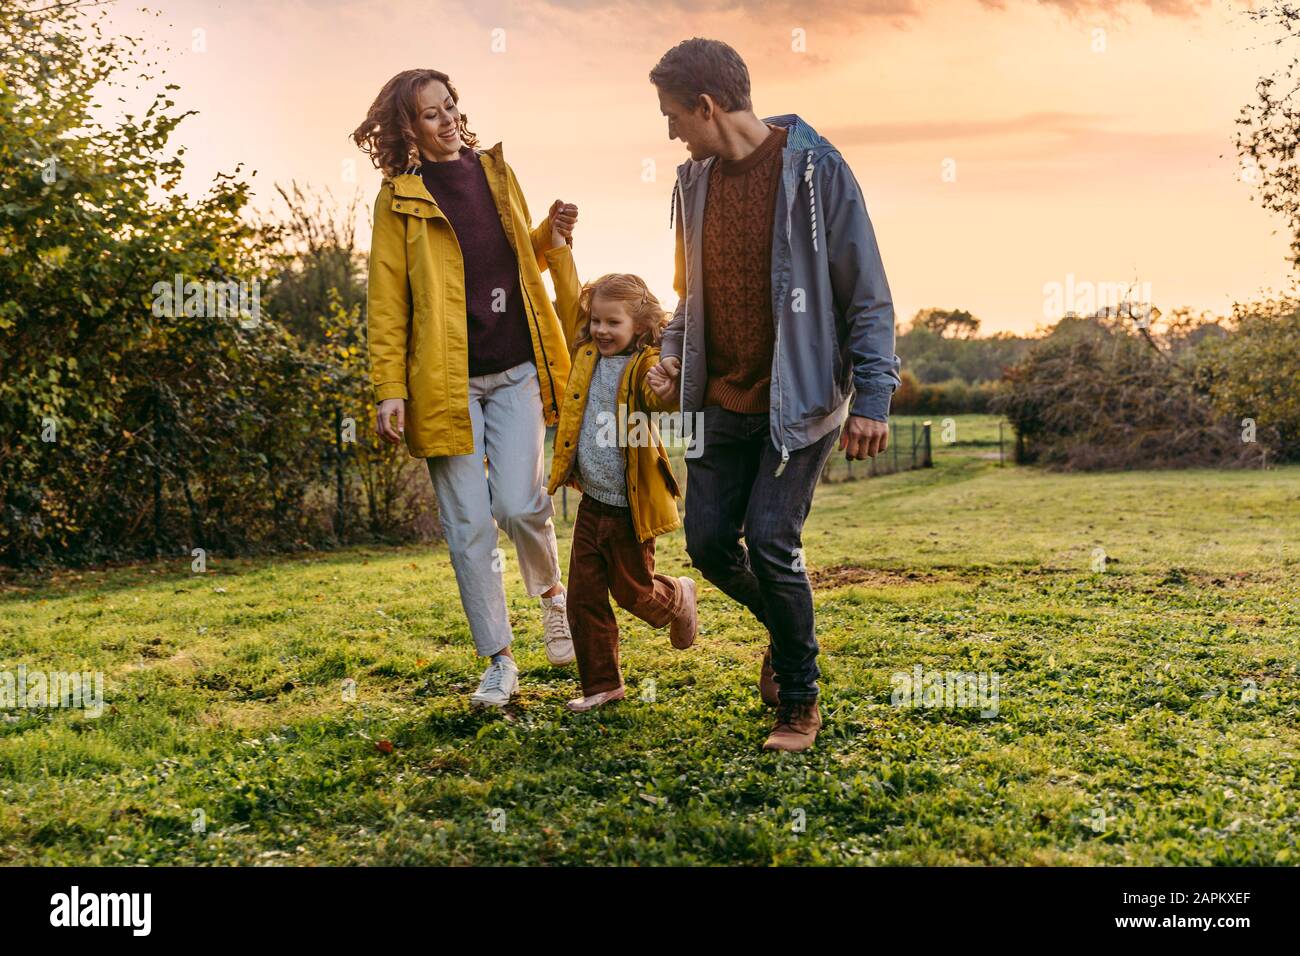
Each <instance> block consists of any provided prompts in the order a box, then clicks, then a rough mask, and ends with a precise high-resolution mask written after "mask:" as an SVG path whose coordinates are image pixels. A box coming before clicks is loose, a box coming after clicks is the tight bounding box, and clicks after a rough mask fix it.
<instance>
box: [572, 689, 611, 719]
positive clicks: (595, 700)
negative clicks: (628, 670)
mask: <svg viewBox="0 0 1300 956" xmlns="http://www.w3.org/2000/svg"><path fill="white" fill-rule="evenodd" d="M625 693H626V692H625V691H624V689H623V688H622V687H615V688H614V689H613V690H606V691H601V692H600V693H599V694H592V695H591V696H590V697H578V698H575V699H574V700H571V701H568V702H567V703H566V704H565V705H564V706H565V707H567V708H569V710H571V711H573V712H574V713H575V714H585V713H586V712H587V711H589V710H595V709H596V708H597V707H603V706H604V705H605V704H610V703H613V702H614V701H616V700H622V699H623V696H624V694H625Z"/></svg>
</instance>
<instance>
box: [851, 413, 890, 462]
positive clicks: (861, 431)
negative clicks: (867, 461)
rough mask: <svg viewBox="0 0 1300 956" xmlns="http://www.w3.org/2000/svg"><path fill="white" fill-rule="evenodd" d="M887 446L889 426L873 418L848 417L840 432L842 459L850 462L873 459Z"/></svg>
mask: <svg viewBox="0 0 1300 956" xmlns="http://www.w3.org/2000/svg"><path fill="white" fill-rule="evenodd" d="M888 444H889V426H888V425H886V424H885V423H884V422H878V421H876V420H875V419H873V418H862V417H861V416H859V415H850V416H849V420H848V422H847V423H846V424H845V426H844V430H843V431H842V432H840V448H842V449H844V451H845V455H844V457H845V458H848V459H849V460H851V461H862V459H864V458H875V457H876V455H878V454H880V453H881V452H882V451H884V450H885V446H887V445H888Z"/></svg>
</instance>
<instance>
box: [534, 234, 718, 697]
mask: <svg viewBox="0 0 1300 956" xmlns="http://www.w3.org/2000/svg"><path fill="white" fill-rule="evenodd" d="M553 239H554V240H556V241H553V242H552V246H554V248H552V249H548V250H546V252H545V255H546V260H547V263H548V264H549V266H550V269H551V277H552V278H553V279H554V281H555V290H556V297H557V299H558V300H559V309H558V312H559V316H560V322H561V324H562V325H563V326H564V336H565V339H566V340H567V341H568V343H569V348H570V351H571V353H572V359H573V363H572V369H571V371H570V372H569V380H568V385H567V386H566V387H565V389H564V396H563V404H562V405H561V407H560V424H559V427H558V429H557V431H556V434H555V455H554V460H553V463H552V467H551V481H550V484H549V486H548V487H547V491H548V492H549V493H550V494H555V491H556V489H557V488H559V487H560V486H561V485H564V484H567V485H570V486H571V487H574V488H577V489H578V490H580V491H581V492H582V502H581V503H580V504H579V505H578V517H577V520H576V521H575V522H574V526H573V546H572V549H571V551H570V554H569V586H568V619H569V630H570V632H571V633H572V635H573V648H574V652H575V653H576V655H577V658H578V673H579V676H580V677H581V679H582V693H583V696H582V697H579V698H577V699H576V700H571V701H569V702H568V704H567V705H566V706H567V707H568V708H569V709H570V710H574V711H587V710H591V709H592V708H593V707H599V706H601V705H602V704H607V703H609V702H610V701H614V700H621V699H622V698H623V695H624V690H623V675H622V672H621V671H620V670H619V666H618V622H617V621H616V620H615V618H614V611H613V609H612V608H611V607H610V605H609V595H610V594H613V595H614V600H616V601H617V602H618V603H619V606H620V607H622V608H623V609H625V610H627V611H630V612H631V613H632V614H635V615H636V616H637V617H639V618H640V619H641V620H643V621H645V622H646V623H647V624H649V625H650V626H651V627H656V628H659V627H665V626H667V627H668V628H669V638H670V640H671V641H672V644H673V647H677V648H687V647H690V646H691V645H692V644H693V643H694V642H695V632H696V612H695V582H694V581H693V580H692V579H691V578H689V577H679V578H671V577H668V576H667V575H664V574H656V573H655V536H656V535H660V534H665V533H667V532H669V531H672V530H673V529H674V528H676V527H677V526H678V524H679V519H678V516H677V503H676V501H675V500H674V499H675V498H677V497H679V496H680V495H681V491H680V489H679V488H678V486H677V481H676V479H675V478H674V477H673V472H672V467H671V466H670V464H669V461H668V455H667V453H666V452H665V451H664V449H663V446H662V445H661V444H660V443H659V441H658V434H657V430H655V429H653V428H638V427H637V425H636V424H635V423H637V422H638V421H639V420H641V418H642V416H645V415H647V414H648V413H650V412H661V411H672V410H673V409H674V408H675V407H676V402H675V401H670V402H665V401H664V400H661V399H660V398H658V396H656V395H655V393H654V392H653V391H652V390H651V389H650V386H649V385H648V384H647V383H646V373H647V372H649V371H650V369H651V368H653V367H654V366H655V365H656V364H657V362H658V361H659V349H658V344H659V336H660V333H661V330H662V328H663V325H664V323H665V320H666V318H667V316H666V315H665V314H664V310H663V308H662V307H661V306H660V305H659V300H658V299H656V298H655V297H654V295H653V294H652V293H651V292H650V290H649V288H648V287H647V286H646V284H645V282H643V281H642V280H641V279H639V278H638V277H636V276H633V275H621V274H613V275H607V276H603V277H602V278H600V279H597V280H596V281H595V282H592V283H588V284H587V285H586V286H585V287H582V286H580V284H579V282H578V271H577V268H576V267H575V265H574V263H573V253H572V251H571V250H570V248H569V246H568V245H567V244H566V243H565V242H564V239H563V237H562V236H561V235H559V234H558V233H557V234H556V235H555V236H553ZM620 408H621V409H622V410H623V411H622V414H621V415H620ZM636 413H640V415H636ZM634 415H636V417H635V418H634V417H633V416H634ZM647 435H648V436H649V440H638V438H646V437H647ZM615 436H616V437H615ZM611 439H613V440H611Z"/></svg>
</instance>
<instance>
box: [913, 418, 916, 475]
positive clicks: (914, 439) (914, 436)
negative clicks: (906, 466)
mask: <svg viewBox="0 0 1300 956" xmlns="http://www.w3.org/2000/svg"><path fill="white" fill-rule="evenodd" d="M912 467H913V468H915V467H916V421H915V420H913V421H912Z"/></svg>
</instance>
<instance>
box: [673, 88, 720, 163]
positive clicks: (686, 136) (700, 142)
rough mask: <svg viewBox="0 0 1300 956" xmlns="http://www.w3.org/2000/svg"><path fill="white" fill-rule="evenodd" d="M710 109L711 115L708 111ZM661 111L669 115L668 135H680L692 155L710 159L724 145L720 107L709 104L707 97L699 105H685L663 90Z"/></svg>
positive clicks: (694, 157)
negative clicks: (689, 106) (717, 119)
mask: <svg viewBox="0 0 1300 956" xmlns="http://www.w3.org/2000/svg"><path fill="white" fill-rule="evenodd" d="M706 110H707V111H708V112H709V114H710V115H709V116H708V118H705V116H704V114H705V112H706ZM659 112H660V113H663V115H664V116H665V117H667V119H668V138H669V139H680V140H681V141H682V143H683V144H684V145H685V146H686V149H687V150H688V151H689V152H690V154H691V159H695V160H700V159H708V158H709V157H710V156H716V155H717V154H718V150H719V149H720V148H721V142H720V137H719V136H718V126H717V122H716V121H715V120H716V117H717V108H716V107H714V106H712V105H711V104H709V105H707V106H706V104H705V100H704V98H703V97H701V98H700V101H699V104H698V105H697V107H696V108H695V109H690V108H688V107H687V106H685V105H684V104H683V103H682V102H681V101H680V100H678V99H677V98H676V97H675V96H673V95H672V94H671V93H665V92H664V91H663V90H660V91H659Z"/></svg>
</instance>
